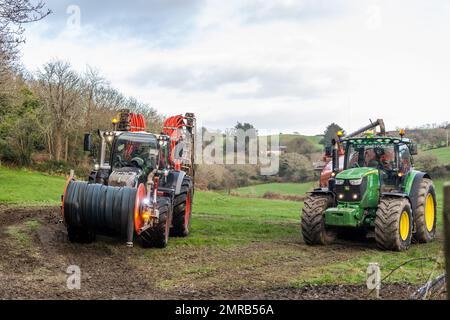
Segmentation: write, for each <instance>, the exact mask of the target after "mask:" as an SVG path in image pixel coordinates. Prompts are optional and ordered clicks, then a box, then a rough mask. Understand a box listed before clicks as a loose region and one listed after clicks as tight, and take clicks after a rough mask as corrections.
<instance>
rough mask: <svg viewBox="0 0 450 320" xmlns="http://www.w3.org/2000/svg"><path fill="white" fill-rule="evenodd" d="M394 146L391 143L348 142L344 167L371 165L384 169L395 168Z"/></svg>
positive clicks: (390, 169)
mask: <svg viewBox="0 0 450 320" xmlns="http://www.w3.org/2000/svg"><path fill="white" fill-rule="evenodd" d="M395 163H396V156H395V146H394V145H392V144H376V145H371V144H362V145H358V144H349V146H348V148H347V159H346V168H347V169H351V168H359V167H371V168H376V169H381V170H384V171H392V170H394V169H395V168H396V165H395Z"/></svg>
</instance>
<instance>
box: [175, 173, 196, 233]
mask: <svg viewBox="0 0 450 320" xmlns="http://www.w3.org/2000/svg"><path fill="white" fill-rule="evenodd" d="M193 195H194V188H193V185H192V180H191V178H189V177H185V178H184V180H183V184H182V185H181V192H180V194H179V195H177V196H175V199H174V207H173V220H172V230H171V235H173V236H175V237H187V236H188V235H189V227H190V223H191V213H192V198H193Z"/></svg>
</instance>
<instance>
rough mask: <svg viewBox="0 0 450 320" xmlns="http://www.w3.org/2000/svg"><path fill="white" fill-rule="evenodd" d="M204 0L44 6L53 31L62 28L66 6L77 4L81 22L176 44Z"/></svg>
mask: <svg viewBox="0 0 450 320" xmlns="http://www.w3.org/2000/svg"><path fill="white" fill-rule="evenodd" d="M203 3H204V0H192V1H185V0H147V1H144V0H131V1H121V0H112V1H105V0H103V1H88V0H78V1H73V0H47V6H48V7H49V8H50V9H51V10H52V11H53V14H52V15H51V16H50V17H49V18H48V20H49V22H50V24H51V27H52V30H51V32H52V33H53V35H56V34H57V33H58V32H59V31H60V30H61V29H62V28H64V26H65V24H66V21H67V18H68V17H69V15H68V14H67V12H66V11H67V8H68V7H69V6H70V5H77V6H79V7H80V9H81V23H82V24H87V25H92V26H94V27H95V28H96V29H98V30H101V31H102V32H107V33H111V34H118V35H121V36H130V37H133V38H139V37H141V38H145V39H146V40H148V41H149V42H153V43H157V44H163V45H167V46H171V45H175V44H179V43H180V42H181V40H182V38H183V37H184V36H185V35H186V34H188V33H189V32H191V31H192V30H193V26H194V23H195V21H194V20H195V18H196V16H197V14H198V13H199V12H200V10H201V8H202V4H203Z"/></svg>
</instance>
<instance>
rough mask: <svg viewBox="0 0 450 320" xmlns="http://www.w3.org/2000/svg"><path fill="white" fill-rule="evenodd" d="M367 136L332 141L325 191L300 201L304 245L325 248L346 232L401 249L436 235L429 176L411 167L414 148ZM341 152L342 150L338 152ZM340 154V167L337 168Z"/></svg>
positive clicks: (410, 144)
mask: <svg viewBox="0 0 450 320" xmlns="http://www.w3.org/2000/svg"><path fill="white" fill-rule="evenodd" d="M404 134H405V133H404V131H403V130H401V131H400V136H399V137H388V136H385V135H384V128H383V132H382V134H377V133H374V132H370V133H367V132H366V134H365V135H364V136H362V137H361V136H360V137H355V136H354V135H350V137H342V136H343V134H342V133H340V134H338V139H335V140H333V142H332V146H333V147H332V149H331V150H330V151H329V152H331V154H330V156H331V158H332V162H333V173H332V175H331V178H330V180H329V183H328V187H327V188H320V189H315V190H314V191H312V192H311V193H309V194H308V197H307V199H306V200H305V203H304V208H303V212H302V218H301V220H302V221H301V226H302V233H303V238H304V241H305V242H306V243H307V244H308V245H326V244H330V243H331V242H333V240H334V239H335V238H336V236H337V235H339V233H340V232H345V231H346V230H347V231H348V230H349V229H353V230H356V229H358V231H363V232H365V234H366V235H369V234H372V235H373V234H374V235H375V241H376V243H377V245H378V247H379V248H380V249H383V250H393V251H403V250H407V249H408V248H409V247H410V245H411V242H413V241H414V242H419V243H426V242H431V241H433V240H434V239H435V236H436V194H435V190H434V186H433V182H432V180H431V178H430V176H429V175H428V174H427V173H425V172H420V171H416V170H414V169H413V158H412V155H415V154H417V146H416V145H415V144H414V143H413V142H412V141H411V140H410V139H408V138H405V137H404ZM339 151H340V152H339ZM339 153H340V154H341V156H342V155H343V156H344V168H339V162H340V161H339Z"/></svg>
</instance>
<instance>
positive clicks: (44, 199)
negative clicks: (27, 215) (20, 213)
mask: <svg viewBox="0 0 450 320" xmlns="http://www.w3.org/2000/svg"><path fill="white" fill-rule="evenodd" d="M64 185H65V179H64V178H62V177H53V176H48V175H45V174H43V173H38V172H33V171H28V170H25V169H8V168H5V167H0V203H9V204H18V205H42V204H59V202H60V199H61V194H62V192H63V190H64Z"/></svg>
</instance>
